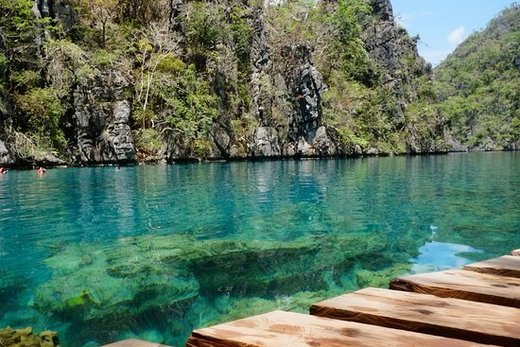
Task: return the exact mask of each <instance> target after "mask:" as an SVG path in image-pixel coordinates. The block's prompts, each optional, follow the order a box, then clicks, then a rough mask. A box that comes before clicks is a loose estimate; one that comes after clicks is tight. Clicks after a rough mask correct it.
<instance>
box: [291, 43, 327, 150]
mask: <svg viewBox="0 0 520 347" xmlns="http://www.w3.org/2000/svg"><path fill="white" fill-rule="evenodd" d="M282 55H283V57H284V58H285V59H286V60H287V62H288V65H287V70H288V71H287V72H286V76H287V77H286V84H287V87H288V90H289V91H290V93H291V97H292V98H293V100H294V104H295V107H294V110H293V112H292V114H291V117H290V120H289V140H292V141H297V142H299V141H300V140H299V138H300V137H303V138H304V139H305V142H307V143H311V142H312V139H313V138H314V136H315V134H316V130H317V129H318V128H319V127H320V126H321V121H322V104H321V101H322V94H323V92H324V91H325V89H326V87H325V85H324V83H323V80H322V77H321V74H320V73H319V72H318V70H317V69H316V68H315V67H314V66H313V64H312V57H311V50H310V47H309V46H308V45H306V44H297V45H292V46H287V47H285V48H284V50H283V52H282Z"/></svg>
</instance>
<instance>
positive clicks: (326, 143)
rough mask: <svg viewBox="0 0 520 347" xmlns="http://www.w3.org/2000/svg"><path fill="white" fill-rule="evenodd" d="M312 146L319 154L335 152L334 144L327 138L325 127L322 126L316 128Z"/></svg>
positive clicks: (326, 154) (324, 154) (333, 153)
mask: <svg viewBox="0 0 520 347" xmlns="http://www.w3.org/2000/svg"><path fill="white" fill-rule="evenodd" d="M313 146H314V148H315V150H316V152H317V153H318V154H319V155H320V156H332V155H335V154H337V148H336V144H335V143H334V141H332V140H331V139H330V138H329V136H328V135H327V129H326V128H325V127H324V126H321V127H319V128H318V130H316V136H315V137H314V142H313Z"/></svg>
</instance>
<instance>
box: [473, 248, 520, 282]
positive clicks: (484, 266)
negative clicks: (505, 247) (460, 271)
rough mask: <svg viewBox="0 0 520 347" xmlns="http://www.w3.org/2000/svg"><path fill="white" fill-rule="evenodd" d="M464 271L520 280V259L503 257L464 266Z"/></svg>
mask: <svg viewBox="0 0 520 347" xmlns="http://www.w3.org/2000/svg"><path fill="white" fill-rule="evenodd" d="M464 270H469V271H476V272H481V273H488V274H493V275H499V276H508V277H516V278H520V257H518V256H513V255H504V256H502V257H498V258H494V259H489V260H485V261H481V262H478V263H473V264H469V265H466V266H464ZM519 290H520V289H519Z"/></svg>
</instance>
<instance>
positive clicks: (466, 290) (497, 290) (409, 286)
mask: <svg viewBox="0 0 520 347" xmlns="http://www.w3.org/2000/svg"><path fill="white" fill-rule="evenodd" d="M390 289H397V290H404V291H409V292H417V293H424V294H433V295H435V296H439V297H443V298H456V299H463V300H470V301H479V302H487V303H490V304H496V305H503V306H510V307H517V308H520V279H518V278H513V277H503V276H497V275H490V274H482V273H478V272H474V271H466V270H447V271H441V272H431V273H424V274H416V275H409V276H404V277H399V278H396V279H394V280H392V281H391V282H390Z"/></svg>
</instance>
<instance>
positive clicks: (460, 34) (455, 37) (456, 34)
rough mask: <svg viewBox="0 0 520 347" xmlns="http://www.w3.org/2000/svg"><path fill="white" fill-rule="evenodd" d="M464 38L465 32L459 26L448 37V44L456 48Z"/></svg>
mask: <svg viewBox="0 0 520 347" xmlns="http://www.w3.org/2000/svg"><path fill="white" fill-rule="evenodd" d="M465 38H466V30H465V29H464V27H463V26H460V27H458V28H456V29H455V30H453V31H452V32H451V33H450V34H449V35H448V42H449V43H450V44H451V45H453V46H458V45H459V44H460V43H461V42H462V41H464V39H465Z"/></svg>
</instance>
